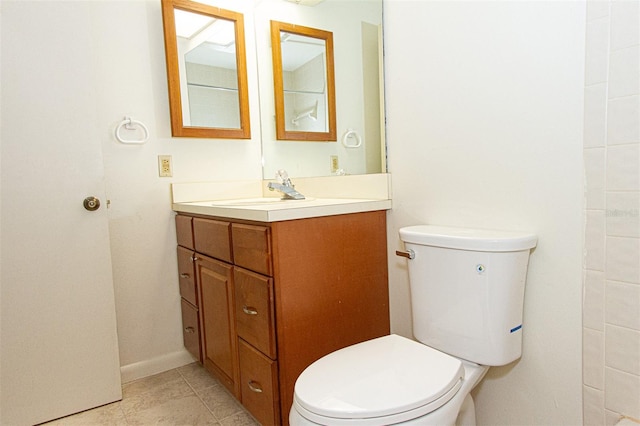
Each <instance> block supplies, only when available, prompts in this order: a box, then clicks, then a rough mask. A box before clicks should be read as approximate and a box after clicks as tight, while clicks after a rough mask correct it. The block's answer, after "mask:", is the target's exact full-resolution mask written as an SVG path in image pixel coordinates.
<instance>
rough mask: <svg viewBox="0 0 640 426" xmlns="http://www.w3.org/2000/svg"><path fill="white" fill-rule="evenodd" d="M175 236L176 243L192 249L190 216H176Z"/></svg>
mask: <svg viewBox="0 0 640 426" xmlns="http://www.w3.org/2000/svg"><path fill="white" fill-rule="evenodd" d="M176 237H177V239H178V245H180V246H183V247H186V248H189V249H191V250H193V249H194V245H193V228H192V218H191V217H189V216H182V215H177V216H176Z"/></svg>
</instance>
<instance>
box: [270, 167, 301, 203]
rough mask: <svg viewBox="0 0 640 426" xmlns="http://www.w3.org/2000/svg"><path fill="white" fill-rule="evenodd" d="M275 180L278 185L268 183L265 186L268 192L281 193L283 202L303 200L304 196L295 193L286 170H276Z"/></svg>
mask: <svg viewBox="0 0 640 426" xmlns="http://www.w3.org/2000/svg"><path fill="white" fill-rule="evenodd" d="M276 180H277V181H278V183H276V182H269V184H268V185H267V187H268V188H269V190H270V191H274V190H275V191H280V192H282V194H283V195H282V199H283V200H304V195H302V194H301V193H299V192H298V191H296V189H295V187H294V185H293V184H292V183H291V179H290V178H289V174H288V173H287V171H286V170H278V171H277V172H276Z"/></svg>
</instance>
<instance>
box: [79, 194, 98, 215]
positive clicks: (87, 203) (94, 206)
mask: <svg viewBox="0 0 640 426" xmlns="http://www.w3.org/2000/svg"><path fill="white" fill-rule="evenodd" d="M82 205H83V206H84V208H85V209H87V210H89V211H90V212H93V211H96V210H98V209H99V208H100V200H98V199H97V198H96V197H87V198H85V199H84V201H83V202H82Z"/></svg>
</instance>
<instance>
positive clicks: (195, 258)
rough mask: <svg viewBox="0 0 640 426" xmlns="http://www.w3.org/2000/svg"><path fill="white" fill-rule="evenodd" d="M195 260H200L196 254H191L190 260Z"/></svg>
mask: <svg viewBox="0 0 640 426" xmlns="http://www.w3.org/2000/svg"><path fill="white" fill-rule="evenodd" d="M196 260H200V259H198V256H196V255H195V254H194V255H193V256H191V261H192V262H195V261H196Z"/></svg>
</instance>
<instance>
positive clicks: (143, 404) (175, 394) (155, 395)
mask: <svg viewBox="0 0 640 426" xmlns="http://www.w3.org/2000/svg"><path fill="white" fill-rule="evenodd" d="M187 396H194V397H195V396H196V395H195V393H194V392H193V390H192V389H191V388H190V387H189V385H188V384H187V382H185V381H184V379H183V378H182V377H181V376H180V375H178V378H177V379H174V380H171V381H168V382H165V383H161V384H159V385H157V386H155V387H153V388H150V389H148V390H147V391H146V392H144V393H140V394H138V395H135V396H128V397H126V398H124V399H123V400H122V402H121V406H122V411H124V414H125V416H127V418H128V417H129V415H130V414H132V413H134V412H136V411H144V410H148V409H150V408H153V407H156V406H159V405H163V404H164V403H166V402H167V401H171V400H174V399H180V398H184V397H187Z"/></svg>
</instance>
